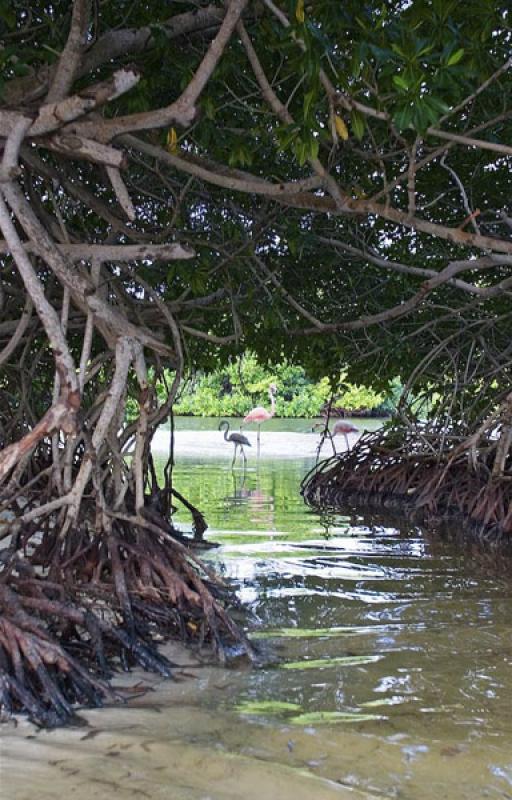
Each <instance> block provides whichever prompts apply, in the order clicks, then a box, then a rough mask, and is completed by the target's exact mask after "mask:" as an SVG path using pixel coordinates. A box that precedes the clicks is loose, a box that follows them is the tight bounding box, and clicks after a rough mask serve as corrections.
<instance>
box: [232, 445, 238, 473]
mask: <svg viewBox="0 0 512 800" xmlns="http://www.w3.org/2000/svg"><path fill="white" fill-rule="evenodd" d="M237 450H238V445H237V444H235V452H234V454H233V461H232V462H231V469H233V467H234V466H235V461H236V451H237Z"/></svg>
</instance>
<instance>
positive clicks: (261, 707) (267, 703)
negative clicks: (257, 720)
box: [235, 700, 301, 714]
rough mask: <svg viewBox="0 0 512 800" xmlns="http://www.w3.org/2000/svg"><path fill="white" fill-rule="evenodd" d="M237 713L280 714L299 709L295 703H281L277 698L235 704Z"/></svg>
mask: <svg viewBox="0 0 512 800" xmlns="http://www.w3.org/2000/svg"><path fill="white" fill-rule="evenodd" d="M235 709H236V711H238V713H239V714H282V713H286V712H287V711H300V709H301V706H300V705H298V704H297V703H284V702H283V703H281V702H279V701H277V700H260V701H259V702H258V701H255V702H250V701H247V702H245V703H239V705H237V706H235Z"/></svg>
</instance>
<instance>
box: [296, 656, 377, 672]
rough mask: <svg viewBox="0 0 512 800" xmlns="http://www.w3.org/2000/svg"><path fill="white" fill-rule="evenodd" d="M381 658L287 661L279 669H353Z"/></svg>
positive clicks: (349, 657) (346, 657)
mask: <svg viewBox="0 0 512 800" xmlns="http://www.w3.org/2000/svg"><path fill="white" fill-rule="evenodd" d="M381 658H382V656H339V657H338V658H318V659H312V660H311V661H287V662H286V663H284V664H281V669H322V668H325V667H336V666H343V667H353V666H359V665H363V664H374V663H375V662H376V661H380V659H381Z"/></svg>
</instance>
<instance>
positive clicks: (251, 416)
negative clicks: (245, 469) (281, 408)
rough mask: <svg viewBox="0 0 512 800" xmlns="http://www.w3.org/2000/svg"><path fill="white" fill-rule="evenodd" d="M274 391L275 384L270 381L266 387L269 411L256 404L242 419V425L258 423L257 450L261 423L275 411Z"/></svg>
mask: <svg viewBox="0 0 512 800" xmlns="http://www.w3.org/2000/svg"><path fill="white" fill-rule="evenodd" d="M276 392H277V386H276V385H275V383H271V384H270V386H269V387H268V396H269V399H270V411H267V409H266V408H263V406H256V408H253V409H252V410H251V411H249V413H248V414H247V415H246V416H245V417H244V421H243V424H244V425H245V424H246V423H248V422H256V423H257V425H258V450H259V449H260V428H261V423H262V422H266V421H267V420H268V419H272V417H273V416H274V414H275V413H276Z"/></svg>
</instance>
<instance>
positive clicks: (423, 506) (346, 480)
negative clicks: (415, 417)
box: [302, 428, 512, 542]
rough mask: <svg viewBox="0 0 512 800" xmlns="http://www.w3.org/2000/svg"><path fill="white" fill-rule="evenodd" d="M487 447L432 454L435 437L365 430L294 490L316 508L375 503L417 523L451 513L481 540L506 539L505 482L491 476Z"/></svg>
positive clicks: (509, 503) (510, 527)
mask: <svg viewBox="0 0 512 800" xmlns="http://www.w3.org/2000/svg"><path fill="white" fill-rule="evenodd" d="M495 449H496V446H495V443H493V442H492V441H491V442H490V443H489V442H486V443H485V446H484V445H482V446H480V447H479V448H476V447H475V444H474V441H472V440H471V441H470V442H469V444H468V446H466V445H465V442H464V441H462V442H457V443H456V444H455V445H453V446H452V447H450V448H446V449H445V450H444V451H442V452H439V449H438V448H436V437H435V435H432V436H430V437H429V436H428V435H427V434H425V432H422V433H421V434H420V435H418V434H417V432H415V431H414V430H411V429H397V428H391V429H390V430H385V431H378V432H376V433H367V434H365V435H363V436H362V437H361V439H360V440H359V441H358V443H357V444H356V445H355V447H354V448H353V449H352V450H351V451H349V452H347V453H343V454H341V455H337V456H334V457H333V458H330V459H328V460H326V461H324V462H321V463H320V464H318V465H317V466H316V467H315V468H314V470H313V471H312V472H311V473H309V475H307V476H306V478H305V479H304V481H303V485H302V493H303V495H304V498H305V499H306V501H307V502H309V503H311V504H312V505H316V506H326V505H327V506H330V507H335V506H339V505H340V504H342V503H343V502H345V501H347V500H350V501H351V502H353V503H358V504H359V505H362V506H363V505H376V504H377V505H381V506H387V507H392V508H395V509H396V508H402V509H403V510H405V511H408V512H414V513H415V514H416V515H420V516H421V517H422V518H423V519H425V520H429V519H430V520H432V519H436V520H439V519H443V518H450V517H454V516H457V517H459V518H461V519H462V520H464V522H465V523H466V524H467V526H468V527H470V528H471V532H472V535H474V534H477V536H478V537H480V538H481V539H483V540H485V541H488V542H490V541H503V540H509V539H510V537H511V536H512V480H511V476H510V474H508V473H507V472H505V473H504V474H501V475H499V476H496V475H493V470H492V467H493V463H494V458H495Z"/></svg>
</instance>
